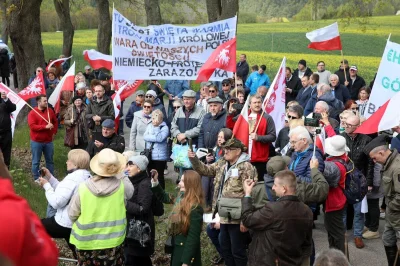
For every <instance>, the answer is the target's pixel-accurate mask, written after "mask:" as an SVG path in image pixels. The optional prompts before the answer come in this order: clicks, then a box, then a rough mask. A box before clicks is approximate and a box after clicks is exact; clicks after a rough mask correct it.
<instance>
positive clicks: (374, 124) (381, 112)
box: [354, 92, 400, 134]
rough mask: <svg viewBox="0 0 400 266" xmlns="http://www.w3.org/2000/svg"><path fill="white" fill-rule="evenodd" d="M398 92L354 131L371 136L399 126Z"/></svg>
mask: <svg viewBox="0 0 400 266" xmlns="http://www.w3.org/2000/svg"><path fill="white" fill-rule="evenodd" d="M399 103H400V92H397V93H396V94H395V95H394V96H393V97H392V98H390V99H389V100H388V101H387V102H386V103H385V104H384V105H382V106H381V107H380V108H379V109H378V110H377V111H376V112H375V113H374V114H373V115H371V116H370V117H369V118H368V119H367V120H365V122H364V123H362V125H361V126H360V127H359V128H357V129H356V131H354V133H360V134H372V133H376V132H379V131H383V130H388V129H391V128H393V127H396V126H399V125H400V108H399Z"/></svg>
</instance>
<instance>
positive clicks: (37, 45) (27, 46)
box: [7, 0, 45, 123]
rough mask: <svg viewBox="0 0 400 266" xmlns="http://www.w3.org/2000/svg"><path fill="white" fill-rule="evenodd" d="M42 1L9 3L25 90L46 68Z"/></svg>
mask: <svg viewBox="0 0 400 266" xmlns="http://www.w3.org/2000/svg"><path fill="white" fill-rule="evenodd" d="M41 4H42V0H29V1H25V0H9V1H7V7H8V14H7V29H8V32H9V35H10V40H11V44H12V46H13V50H14V56H15V60H16V62H17V73H18V86H19V88H25V87H26V85H27V84H28V80H29V77H30V76H31V75H32V74H34V71H35V69H36V68H37V67H38V66H41V67H43V69H44V66H45V61H44V52H43V45H42V34H41V30H40V5H41ZM28 111H29V110H28V109H27V108H24V109H23V110H22V111H21V113H20V114H19V115H18V121H17V123H18V122H21V121H24V120H25V118H26V116H27V114H28Z"/></svg>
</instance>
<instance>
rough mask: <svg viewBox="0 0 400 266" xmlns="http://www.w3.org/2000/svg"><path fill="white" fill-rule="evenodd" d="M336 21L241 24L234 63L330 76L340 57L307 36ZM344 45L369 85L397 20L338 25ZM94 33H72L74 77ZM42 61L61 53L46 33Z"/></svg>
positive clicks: (399, 33) (56, 37) (396, 35)
mask: <svg viewBox="0 0 400 266" xmlns="http://www.w3.org/2000/svg"><path fill="white" fill-rule="evenodd" d="M333 22H335V21H334V20H323V21H309V22H281V23H262V24H260V23H258V24H239V25H238V35H237V57H239V55H240V53H246V54H247V57H248V63H249V64H250V65H254V64H258V65H261V64H265V65H266V66H267V73H268V74H269V75H272V76H273V75H275V74H276V70H277V68H278V67H279V64H280V62H281V60H282V58H283V57H284V56H286V57H287V59H288V63H287V65H288V66H290V67H292V68H296V67H297V62H298V61H299V60H300V59H305V60H306V61H307V63H308V66H309V67H310V68H311V69H312V70H314V71H315V70H316V67H315V66H316V64H317V62H318V61H319V60H324V61H325V63H326V67H327V69H328V70H330V71H331V72H334V71H336V70H337V69H338V67H339V64H340V60H341V55H340V51H315V50H312V49H308V48H307V45H308V44H309V41H308V39H307V38H306V36H305V34H306V32H309V31H312V30H315V29H317V28H320V27H324V26H327V25H329V24H331V23H333ZM338 22H339V27H340V29H339V30H340V36H341V39H342V45H343V53H344V57H345V58H346V59H348V60H349V63H350V64H356V65H358V68H359V75H361V76H363V77H364V78H365V79H366V81H370V80H371V79H372V78H373V77H374V74H375V72H376V71H377V69H378V66H379V62H380V58H381V56H382V54H383V50H384V48H385V43H386V40H387V38H388V36H389V34H391V38H390V39H391V40H392V41H394V42H398V43H400V27H398V25H400V16H386V17H371V18H368V19H367V20H351V21H349V20H338ZM96 33H97V30H80V31H76V32H75V36H74V46H73V55H74V57H73V60H75V61H76V63H77V71H78V70H83V68H84V66H85V65H86V64H87V63H86V62H85V61H84V60H83V56H82V52H83V50H85V49H96V41H97V40H96ZM42 40H43V46H44V51H45V57H46V60H47V59H49V58H51V57H58V56H59V55H60V54H61V52H62V33H61V32H51V33H50V32H46V33H43V34H42Z"/></svg>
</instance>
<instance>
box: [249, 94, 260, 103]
mask: <svg viewBox="0 0 400 266" xmlns="http://www.w3.org/2000/svg"><path fill="white" fill-rule="evenodd" d="M253 99H259V100H261V102H262V101H263V99H262V97H261V96H260V95H259V94H254V95H253V96H251V98H250V102H251V101H252V100H253Z"/></svg>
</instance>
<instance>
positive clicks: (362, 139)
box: [341, 115, 374, 248]
mask: <svg viewBox="0 0 400 266" xmlns="http://www.w3.org/2000/svg"><path fill="white" fill-rule="evenodd" d="M359 126H360V118H359V117H358V116H356V115H353V116H350V117H348V118H347V120H346V123H345V132H343V133H342V134H341V135H342V136H343V137H344V138H345V139H346V146H347V147H348V148H349V149H350V151H349V152H348V156H349V158H350V159H351V160H352V161H353V162H354V166H355V167H356V168H357V169H358V170H360V171H361V172H362V173H363V174H364V176H365V177H366V178H367V185H368V191H371V190H372V185H373V178H374V162H373V161H372V159H371V158H369V156H368V155H366V154H365V153H364V148H365V146H366V145H367V144H368V143H370V142H371V140H372V139H371V138H370V137H368V136H367V135H364V134H357V133H354V131H355V130H356V129H357V128H358V127H359ZM349 207H351V206H350V205H349ZM353 208H354V221H353V222H354V223H353V229H354V242H355V245H356V247H357V248H363V247H364V243H363V240H362V233H363V229H364V214H363V213H361V201H360V202H358V203H356V204H353ZM345 217H346V211H345ZM349 218H350V217H349Z"/></svg>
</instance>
